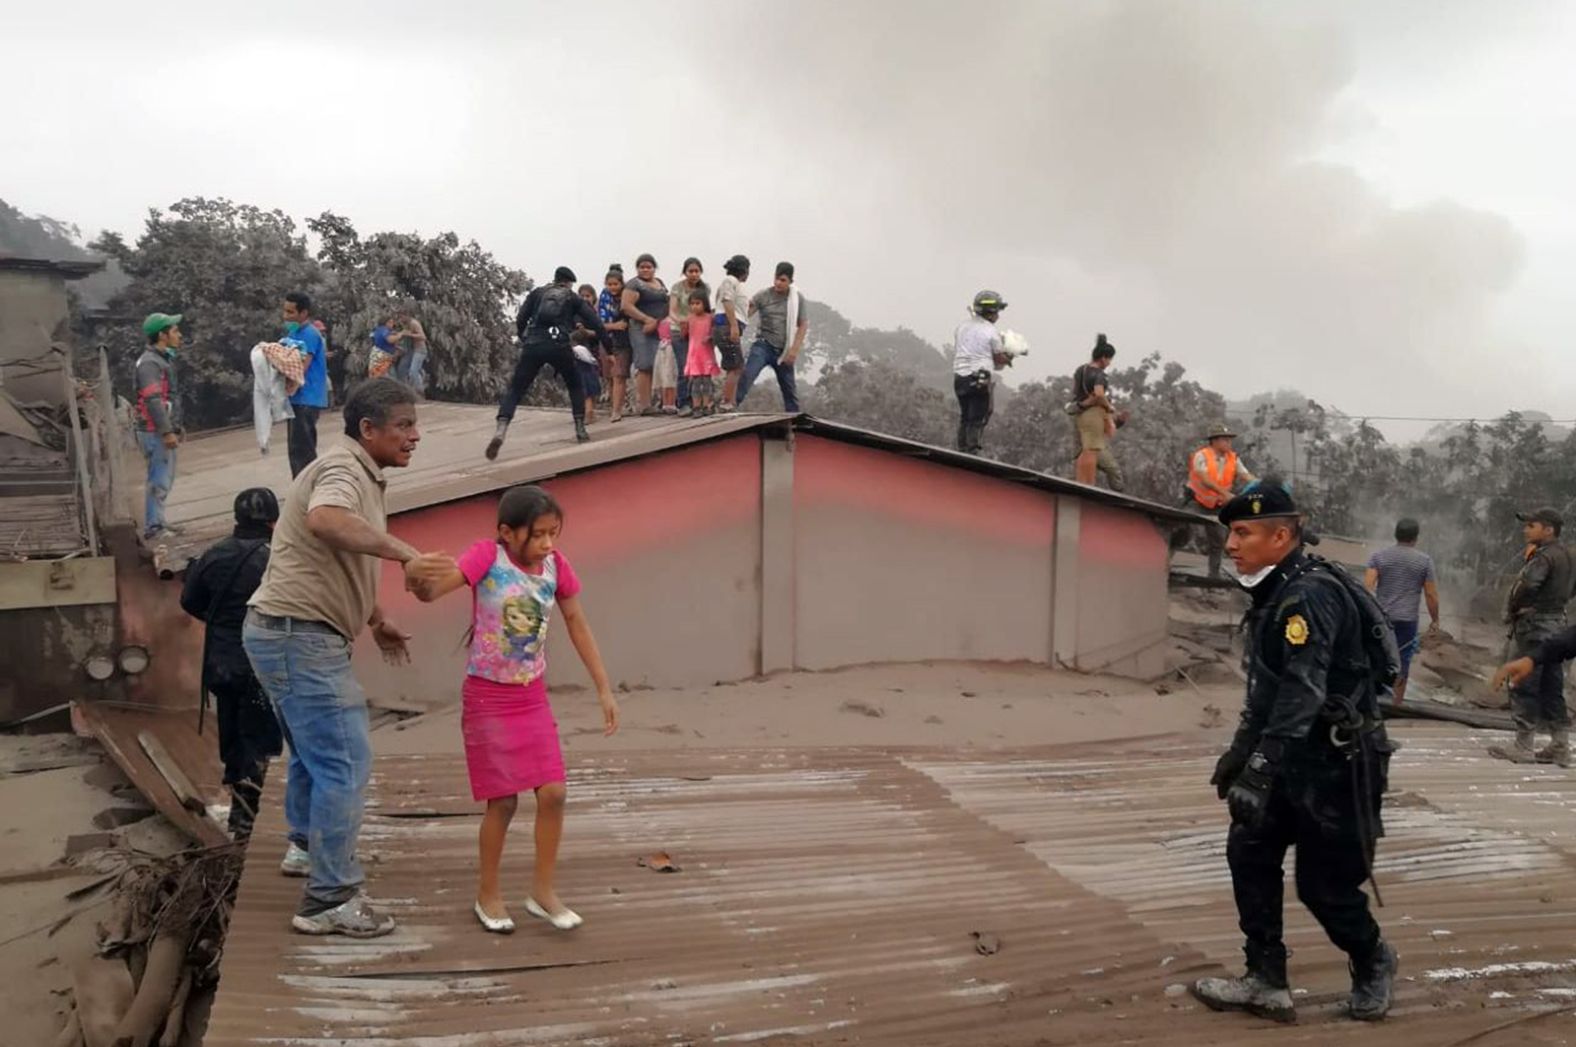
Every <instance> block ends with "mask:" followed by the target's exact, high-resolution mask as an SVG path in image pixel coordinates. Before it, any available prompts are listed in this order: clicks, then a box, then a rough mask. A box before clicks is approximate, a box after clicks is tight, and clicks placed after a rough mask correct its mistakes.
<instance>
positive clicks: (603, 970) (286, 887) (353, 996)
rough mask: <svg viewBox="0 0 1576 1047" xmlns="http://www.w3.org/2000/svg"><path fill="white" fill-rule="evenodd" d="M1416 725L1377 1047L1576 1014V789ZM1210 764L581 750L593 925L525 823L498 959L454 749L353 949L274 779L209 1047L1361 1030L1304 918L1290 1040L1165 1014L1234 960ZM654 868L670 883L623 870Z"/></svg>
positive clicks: (573, 834)
mask: <svg viewBox="0 0 1576 1047" xmlns="http://www.w3.org/2000/svg"><path fill="white" fill-rule="evenodd" d="M1398 734H1401V735H1403V736H1404V737H1405V739H1406V740H1407V748H1406V749H1405V750H1403V752H1402V753H1401V754H1400V755H1399V756H1398V757H1397V762H1396V767H1395V773H1394V779H1395V787H1396V789H1397V790H1398V792H1397V794H1396V795H1395V796H1394V797H1393V802H1392V804H1391V805H1390V810H1389V813H1388V815H1387V820H1388V822H1389V826H1390V837H1389V839H1387V840H1386V841H1385V843H1384V845H1383V850H1382V858H1381V864H1380V876H1381V881H1382V886H1383V888H1384V891H1385V895H1386V899H1387V901H1388V903H1389V907H1388V908H1386V909H1385V910H1383V912H1382V913H1381V914H1380V915H1381V919H1382V921H1383V922H1384V924H1385V927H1386V931H1387V934H1388V935H1389V936H1390V938H1391V939H1392V940H1393V941H1394V942H1395V943H1396V944H1397V945H1398V947H1399V948H1400V950H1401V954H1402V957H1403V959H1402V964H1403V969H1402V973H1403V976H1404V977H1405V979H1406V980H1404V981H1403V982H1402V983H1401V985H1400V988H1399V992H1398V999H1397V1006H1396V1010H1395V1012H1394V1015H1393V1017H1392V1020H1391V1022H1390V1023H1389V1024H1388V1025H1387V1026H1386V1029H1385V1033H1384V1038H1385V1041H1386V1043H1387V1044H1439V1043H1445V1042H1456V1038H1459V1037H1462V1036H1466V1035H1470V1034H1472V1033H1474V1032H1479V1031H1483V1030H1487V1029H1489V1028H1490V1027H1492V1026H1496V1025H1500V1024H1504V1023H1506V1022H1508V1021H1513V1020H1520V1021H1527V1020H1532V1019H1535V1017H1536V1016H1537V1015H1538V1014H1539V1013H1540V1011H1542V1010H1544V1009H1552V1008H1554V1007H1560V1006H1564V1005H1566V1004H1568V1003H1569V1000H1568V998H1567V997H1568V996H1569V995H1570V994H1571V993H1572V992H1576V989H1573V988H1572V987H1573V986H1576V959H1573V956H1576V946H1573V945H1572V944H1571V941H1570V936H1569V927H1570V923H1571V919H1572V917H1573V916H1576V911H1573V910H1576V872H1573V869H1572V865H1571V862H1570V859H1569V850H1570V845H1571V840H1572V831H1573V830H1572V826H1573V825H1576V822H1573V821H1572V819H1571V805H1572V802H1573V800H1576V782H1573V781H1572V780H1571V778H1570V776H1569V775H1567V774H1564V773H1562V772H1559V771H1556V770H1553V769H1548V768H1534V769H1526V768H1517V767H1513V766H1511V765H1508V764H1504V763H1498V762H1495V761H1492V760H1489V759H1488V758H1486V757H1482V756H1479V755H1477V754H1478V752H1479V751H1480V750H1479V748H1478V747H1479V745H1480V743H1481V742H1482V741H1483V739H1480V738H1478V737H1475V736H1472V735H1467V734H1461V733H1457V732H1455V731H1453V730H1450V729H1448V728H1440V727H1435V726H1429V727H1421V728H1407V729H1404V730H1402V731H1398ZM1214 756H1215V750H1214V749H1213V747H1205V746H1203V745H1201V744H1198V743H1190V742H1178V741H1167V740H1163V739H1162V740H1159V741H1156V740H1147V741H1132V742H1125V743H1120V744H1115V745H1100V746H1083V747H1078V748H1067V749H1051V750H1039V751H1021V752H1003V753H997V752H992V753H964V752H958V753H933V752H915V753H906V754H902V753H886V752H878V751H869V750H828V751H809V752H806V751H788V750H759V751H740V752H716V753H701V752H695V751H684V752H653V753H636V754H618V755H607V756H603V757H600V758H596V759H589V760H584V761H579V763H580V766H578V767H577V769H576V770H575V771H574V772H572V774H571V779H570V796H571V801H570V815H569V819H568V828H567V834H566V842H565V850H564V856H563V862H562V867H561V885H562V887H561V890H562V893H563V895H564V897H565V899H566V900H567V901H569V903H570V904H572V905H574V906H575V907H576V908H577V909H579V911H580V912H581V913H582V914H583V915H584V916H585V917H586V921H587V922H586V924H585V926H584V927H583V928H581V929H580V930H579V931H576V932H573V933H571V934H561V933H557V932H553V931H551V930H550V929H547V928H544V927H541V926H540V925H535V924H533V923H532V922H531V921H530V920H529V917H527V916H525V914H524V913H523V911H521V909H520V899H521V896H522V895H523V893H524V890H525V886H526V884H527V883H528V879H529V861H530V849H529V848H530V842H529V841H530V833H529V812H528V811H527V810H524V809H522V812H521V817H520V819H518V820H517V826H516V831H515V834H514V836H513V837H512V839H511V843H510V856H511V857H510V859H509V861H508V863H507V865H506V877H507V882H508V883H509V884H510V885H511V888H510V890H509V892H508V893H509V896H510V897H511V898H512V899H513V900H514V902H513V904H514V905H515V908H516V917H517V918H518V919H519V920H520V921H521V924H522V926H521V929H520V931H519V932H517V933H516V934H514V935H513V936H511V937H496V936H491V935H487V934H485V933H484V932H482V931H481V929H480V928H479V927H478V926H476V924H475V922H474V919H473V917H472V916H471V914H470V904H471V900H472V897H473V894H472V892H473V889H474V882H473V877H474V860H475V859H474V849H475V832H476V822H477V819H476V813H477V805H475V804H473V803H472V802H471V801H470V798H469V793H468V789H467V786H466V783H465V776H464V769H463V764H462V761H461V760H460V758H458V757H457V756H449V755H445V756H428V757H402V758H394V759H384V760H381V761H380V762H379V764H378V767H377V772H376V775H375V778H374V782H373V785H372V790H371V803H370V810H369V813H368V817H367V820H366V824H365V829H364V834H363V844H362V850H363V854H364V857H365V859H366V861H367V866H368V871H369V884H368V887H369V891H370V893H371V894H372V895H373V897H374V898H375V899H377V900H380V901H381V902H382V903H383V904H384V905H386V906H387V907H388V908H389V909H391V910H392V911H394V912H395V913H396V914H397V915H398V916H399V918H400V920H401V921H402V922H401V926H400V928H399V930H397V931H396V932H395V933H394V934H393V935H392V936H390V937H388V938H385V939H381V940H376V941H371V942H361V943H356V942H348V941H323V940H315V939H309V938H303V937H300V936H295V935H292V934H291V933H290V932H289V930H288V929H287V921H288V917H289V914H290V912H291V911H292V910H293V908H294V905H295V902H296V899H297V896H298V892H299V889H300V882H299V881H292V880H287V879H284V878H282V877H280V876H279V874H278V872H277V869H276V866H275V861H276V859H277V854H276V853H275V851H274V850H273V849H272V848H271V847H270V846H269V843H268V841H270V840H271V839H275V838H277V835H278V832H279V828H280V824H279V815H278V799H279V795H278V794H279V788H278V783H279V782H280V781H281V780H282V778H283V776H282V775H280V776H276V777H275V780H274V784H273V785H272V786H271V793H270V799H269V803H268V809H267V810H266V811H265V815H264V821H263V824H262V826H261V828H260V831H259V835H258V836H257V837H255V838H254V843H253V854H254V858H253V860H252V862H251V864H250V865H249V867H248V869H247V870H246V874H245V877H244V879H243V881H242V884H241V889H240V895H239V899H238V902H237V908H236V912H235V916H234V919H233V921H232V924H231V928H230V937H229V942H228V944H227V946H226V952H225V957H224V965H223V981H222V983H221V986H220V989H219V995H218V998H217V1001H216V1003H215V1006H214V1010H213V1016H212V1021H211V1024H210V1027H209V1031H208V1035H207V1037H206V1039H205V1040H204V1042H205V1044H207V1045H208V1047H231V1045H241V1044H264V1043H267V1044H283V1045H297V1047H303V1045H328V1044H333V1045H336V1047H392V1045H423V1047H482V1045H503V1044H568V1043H579V1044H586V1043H596V1044H619V1045H622V1044H655V1043H738V1042H794V1043H817V1044H822V1043H863V1044H893V1045H898V1044H902V1045H912V1044H962V1043H970V1044H973V1043H984V1044H1039V1043H1045V1044H1097V1043H1133V1042H1155V1041H1158V1040H1159V1039H1162V1038H1163V1039H1165V1040H1166V1041H1168V1042H1173V1043H1221V1042H1231V1043H1271V1042H1273V1043H1288V1042H1291V1043H1299V1044H1328V1043H1342V1042H1347V1041H1348V1040H1350V1041H1352V1042H1356V1040H1357V1039H1358V1038H1359V1037H1361V1038H1363V1039H1364V1042H1367V1041H1368V1040H1371V1037H1372V1035H1373V1033H1372V1030H1369V1029H1366V1028H1365V1027H1362V1026H1360V1025H1358V1024H1357V1023H1352V1022H1350V1021H1347V1020H1345V1019H1343V1018H1341V1017H1340V1016H1339V1014H1338V1009H1339V1006H1340V1001H1341V1000H1342V999H1343V998H1344V992H1345V986H1346V984H1347V980H1346V972H1345V968H1344V957H1342V956H1340V954H1338V953H1336V952H1335V950H1334V949H1333V948H1331V947H1330V946H1329V945H1328V943H1327V942H1325V941H1324V940H1323V937H1322V935H1321V934H1320V933H1319V932H1318V930H1317V929H1316V928H1314V927H1313V926H1312V924H1311V921H1310V919H1309V917H1308V916H1307V914H1306V913H1305V912H1304V911H1303V910H1302V909H1301V908H1300V906H1298V905H1297V904H1296V903H1295V901H1290V902H1289V904H1288V906H1287V917H1288V928H1289V930H1288V942H1289V944H1291V945H1292V946H1293V948H1294V949H1295V950H1296V955H1295V956H1294V958H1293V970H1294V977H1295V979H1296V983H1297V984H1298V985H1299V986H1301V987H1303V988H1305V989H1306V990H1308V992H1307V994H1306V995H1303V996H1301V997H1299V1000H1300V1004H1299V1005H1300V1008H1301V1011H1302V1018H1303V1024H1302V1025H1300V1026H1298V1027H1296V1028H1293V1029H1286V1028H1280V1027H1271V1026H1268V1025H1266V1024H1265V1023H1261V1022H1258V1021H1256V1020H1253V1019H1249V1018H1246V1017H1243V1016H1236V1015H1215V1014H1211V1013H1209V1012H1207V1011H1205V1010H1203V1009H1202V1008H1201V1007H1199V1006H1198V1005H1196V1004H1194V1003H1193V1002H1192V1001H1191V1000H1190V999H1189V998H1188V997H1186V996H1185V995H1178V994H1177V993H1176V990H1175V987H1176V986H1179V985H1181V984H1183V983H1185V982H1186V981H1188V980H1190V979H1191V978H1193V977H1197V976H1198V975H1199V974H1200V973H1202V972H1206V971H1211V970H1215V969H1218V967H1219V965H1221V964H1226V965H1231V966H1235V965H1236V963H1237V962H1238V956H1237V948H1238V944H1239V942H1238V937H1237V932H1236V929H1235V915H1234V912H1233V909H1232V906H1231V898H1230V891H1229V883H1228V879H1227V874H1226V867H1225V858H1224V842H1225V817H1224V814H1223V811H1222V807H1221V805H1220V804H1219V803H1218V802H1217V801H1216V800H1215V798H1214V795H1213V792H1212V790H1210V789H1209V787H1208V786H1207V785H1206V784H1205V782H1206V779H1207V778H1208V775H1209V770H1210V767H1211V765H1212V763H1213V759H1214ZM526 806H527V807H528V806H529V805H526ZM658 849H664V850H668V851H670V852H671V853H672V854H673V855H674V857H675V858H676V859H677V860H678V861H679V863H680V864H681V865H682V866H683V871H682V872H680V873H676V874H669V875H664V874H658V873H653V872H650V871H648V870H646V869H642V868H639V867H638V866H637V865H636V859H637V858H638V857H640V856H641V855H644V854H647V853H650V852H652V851H655V850H658ZM976 931H979V932H987V933H991V934H995V935H998V936H999V938H1000V942H1001V947H1000V951H999V952H997V953H995V954H994V955H982V954H980V953H979V952H977V951H976V950H975V948H974V945H975V941H974V939H973V938H972V937H971V932H976ZM1529 962H1530V963H1531V964H1532V966H1527V964H1529ZM1507 964H1510V965H1512V966H1509V967H1507V966H1505V965H1507ZM1515 964H1521V965H1523V966H1520V967H1517V966H1514V965H1515ZM1537 964H1546V965H1548V966H1547V967H1538V966H1536V965H1537ZM1495 965H1500V966H1497V967H1496V966H1495ZM1168 987H1169V988H1168ZM1571 1022H1572V1019H1569V1018H1566V1017H1557V1018H1550V1019H1549V1020H1548V1023H1547V1025H1545V1026H1544V1027H1545V1028H1549V1029H1551V1030H1552V1029H1553V1028H1554V1027H1555V1025H1556V1023H1558V1028H1559V1029H1562V1030H1571V1029H1573V1028H1576V1027H1573V1026H1572V1024H1571ZM1518 1031H1519V1030H1518ZM1483 1042H1504V1043H1510V1042H1528V1041H1527V1040H1526V1039H1516V1038H1514V1037H1513V1038H1512V1039H1503V1040H1499V1041H1495V1040H1485V1041H1483ZM1551 1042H1553V1041H1551Z"/></svg>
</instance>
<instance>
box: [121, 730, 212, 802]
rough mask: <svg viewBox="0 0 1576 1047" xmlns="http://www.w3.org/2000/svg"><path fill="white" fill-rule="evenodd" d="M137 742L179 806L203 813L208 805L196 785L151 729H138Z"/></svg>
mask: <svg viewBox="0 0 1576 1047" xmlns="http://www.w3.org/2000/svg"><path fill="white" fill-rule="evenodd" d="M137 744H138V745H140V746H142V751H143V752H145V753H147V754H148V759H149V760H152V761H153V768H154V770H156V771H158V772H159V776H160V777H162V778H163V779H164V781H165V784H167V785H168V786H169V787H170V790H171V791H172V792H174V793H175V798H176V799H177V800H179V801H180V802H181V806H182V807H184V808H186V809H187V810H188V811H192V812H193V813H196V814H205V813H207V810H208V805H207V804H205V803H203V802H202V797H201V796H200V795H199V794H198V792H197V787H196V786H194V785H193V784H192V781H191V779H190V778H188V777H186V772H185V771H183V770H181V768H180V764H178V763H176V762H175V760H174V758H173V757H171V756H170V754H169V750H167V749H165V748H164V743H163V742H161V741H159V739H158V736H157V735H155V734H154V733H153V732H152V731H138V732H137Z"/></svg>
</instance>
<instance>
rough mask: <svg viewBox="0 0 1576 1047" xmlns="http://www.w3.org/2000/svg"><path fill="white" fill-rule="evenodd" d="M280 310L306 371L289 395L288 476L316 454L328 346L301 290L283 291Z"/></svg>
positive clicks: (325, 393) (325, 399)
mask: <svg viewBox="0 0 1576 1047" xmlns="http://www.w3.org/2000/svg"><path fill="white" fill-rule="evenodd" d="M283 313H284V319H285V328H286V330H287V331H288V332H289V336H290V339H291V340H293V341H294V342H295V343H296V348H297V349H299V350H300V352H301V357H302V363H303V365H304V369H305V371H306V374H305V380H304V381H303V382H302V384H301V388H299V389H297V390H296V392H295V395H294V396H292V397H291V398H290V404H291V406H292V407H294V408H295V417H294V418H292V419H291V420H290V429H289V437H290V439H289V445H290V476H291V477H292V478H294V477H296V476H298V475H300V473H301V470H302V469H305V468H306V467H307V466H308V465H310V464H311V463H312V461H313V459H315V458H316V457H317V416H318V413H319V412H320V411H322V410H323V409H324V408H325V407H327V406H328V350H327V347H326V346H325V345H324V344H323V335H322V334H321V333H320V332H319V331H318V329H317V328H316V327H315V326H314V325H313V323H312V299H311V297H310V296H309V295H307V294H306V293H305V292H303V291H291V292H290V293H289V294H287V295H285V298H284V306H283Z"/></svg>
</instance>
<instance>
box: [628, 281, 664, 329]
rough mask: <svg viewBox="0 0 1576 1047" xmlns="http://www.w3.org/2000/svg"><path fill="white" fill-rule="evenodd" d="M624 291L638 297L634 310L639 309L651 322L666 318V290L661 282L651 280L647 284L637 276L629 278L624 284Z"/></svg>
mask: <svg viewBox="0 0 1576 1047" xmlns="http://www.w3.org/2000/svg"><path fill="white" fill-rule="evenodd" d="M624 289H625V290H626V291H634V292H635V294H636V295H638V296H639V297H637V298H636V299H635V308H636V309H639V310H640V311H641V312H643V313H645V314H646V315H647V316H649V317H651V318H652V319H653V320H661V319H664V318H666V317H667V315H668V289H667V288H666V287H664V286H662V281H661V280H658V279H655V278H653V279H652V280H651V281H650V282H649V283H648V282H647V281H645V280H642V279H641V278H640V277H638V276H636V277H631V278H630V280H629V281H628V282H627V283H625V284H624Z"/></svg>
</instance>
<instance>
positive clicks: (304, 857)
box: [279, 840, 312, 876]
mask: <svg viewBox="0 0 1576 1047" xmlns="http://www.w3.org/2000/svg"><path fill="white" fill-rule="evenodd" d="M279 871H280V872H282V873H284V874H285V875H286V876H309V875H311V873H312V856H311V855H310V854H308V853H306V848H305V847H302V846H300V845H299V844H297V843H296V842H295V841H294V840H292V841H290V846H289V847H288V848H286V849H285V856H284V858H283V860H281V861H280V863H279Z"/></svg>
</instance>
